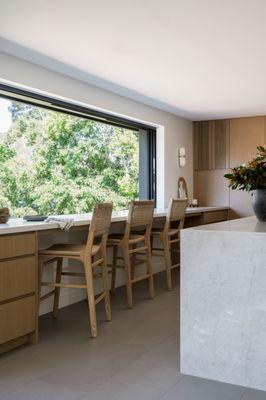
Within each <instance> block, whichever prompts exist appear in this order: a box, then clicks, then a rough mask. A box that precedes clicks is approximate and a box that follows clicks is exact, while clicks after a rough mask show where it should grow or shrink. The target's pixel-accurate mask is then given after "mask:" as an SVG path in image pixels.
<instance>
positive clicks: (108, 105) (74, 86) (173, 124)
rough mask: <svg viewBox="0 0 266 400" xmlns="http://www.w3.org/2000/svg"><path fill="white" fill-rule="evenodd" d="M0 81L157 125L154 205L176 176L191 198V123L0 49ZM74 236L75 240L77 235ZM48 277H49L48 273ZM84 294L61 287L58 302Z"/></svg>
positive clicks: (172, 191)
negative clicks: (183, 152)
mask: <svg viewBox="0 0 266 400" xmlns="http://www.w3.org/2000/svg"><path fill="white" fill-rule="evenodd" d="M1 81H2V83H7V82H6V81H8V83H13V84H17V85H22V86H25V87H26V88H31V89H35V90H37V91H42V92H45V93H46V94H49V95H55V96H57V97H63V98H65V99H69V100H71V101H74V102H78V103H82V104H83V105H84V104H85V105H88V106H90V107H93V108H97V109H101V110H104V111H107V112H112V113H116V114H119V115H121V116H124V117H129V118H133V119H136V120H141V121H144V122H146V123H149V124H152V125H154V126H156V127H157V132H158V135H157V161H158V170H157V175H158V178H157V179H158V182H157V187H158V193H157V194H158V201H157V204H158V206H160V207H164V206H167V204H168V201H169V198H170V197H172V196H176V194H177V179H178V177H179V176H183V177H184V178H185V179H186V181H187V184H188V190H189V194H190V198H191V196H192V193H193V161H192V160H193V149H192V143H193V141H192V123H191V122H190V121H187V120H185V119H183V118H180V117H177V116H175V115H172V114H169V113H167V112H165V111H161V110H159V109H156V108H153V107H150V106H147V105H144V104H141V103H138V102H136V101H133V100H129V99H127V98H125V97H122V96H119V95H117V94H114V93H111V92H109V91H106V90H103V89H99V88H97V87H95V86H91V85H88V84H86V83H84V82H82V81H79V80H76V79H73V78H70V77H69V76H66V75H63V74H60V73H58V72H54V71H52V70H48V69H45V68H42V67H40V66H38V65H35V64H32V63H29V62H27V61H24V60H22V59H18V58H16V57H13V56H10V55H7V54H4V53H1V52H0V82H1ZM180 146H184V147H186V149H187V165H186V167H184V168H182V169H180V168H179V167H178V165H177V147H180ZM76 239H77V240H78V237H76ZM47 240H48V241H47ZM58 240H59V238H58V237H51V236H50V237H49V238H47V237H46V238H40V245H41V246H42V245H43V246H44V247H47V246H48V245H50V244H52V242H56V241H58ZM48 242H51V243H48ZM159 260H160V262H159V263H158V261H159ZM153 264H154V271H155V272H156V271H159V270H161V269H162V268H163V266H162V264H161V259H158V257H157V258H156V259H154V261H153ZM72 267H73V266H72ZM48 276H50V277H51V275H50V274H48ZM122 283H123V279H122V276H119V277H118V285H121V284H122ZM96 290H97V288H96ZM85 296H86V294H85V293H84V292H83V291H77V290H73V289H72V290H64V291H62V297H61V300H60V305H61V306H65V305H68V304H71V303H74V302H76V301H79V300H81V299H82V298H85ZM50 309H51V302H50V303H49V302H45V304H43V305H42V308H41V313H45V312H48V311H50Z"/></svg>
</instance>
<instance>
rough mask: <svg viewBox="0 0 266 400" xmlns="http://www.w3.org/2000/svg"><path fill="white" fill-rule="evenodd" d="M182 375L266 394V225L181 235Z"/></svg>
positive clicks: (240, 223)
mask: <svg viewBox="0 0 266 400" xmlns="http://www.w3.org/2000/svg"><path fill="white" fill-rule="evenodd" d="M181 372H182V373H184V374H188V375H194V376H199V377H202V378H208V379H213V380H217V381H221V382H227V383H232V384H236V385H242V386H246V387H251V388H255V389H261V390H266V223H259V222H258V221H257V219H256V218H255V217H248V218H241V219H238V220H233V221H225V222H219V223H215V224H210V225H204V226H199V227H194V228H190V229H185V230H182V232H181Z"/></svg>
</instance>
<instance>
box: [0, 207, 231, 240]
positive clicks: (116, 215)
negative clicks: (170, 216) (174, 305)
mask: <svg viewBox="0 0 266 400" xmlns="http://www.w3.org/2000/svg"><path fill="white" fill-rule="evenodd" d="M227 209H228V207H197V208H190V207H188V208H187V212H186V214H187V215H188V216H189V215H193V214H198V213H203V212H211V211H219V210H227ZM166 213H167V209H155V212H154V217H155V218H160V217H165V216H166ZM127 214H128V211H127V210H121V211H114V212H113V214H112V222H123V221H126V219H127ZM91 216H92V213H88V214H69V215H56V216H55V217H60V218H71V219H73V220H74V226H83V225H89V224H90V222H91ZM58 227H59V224H58V223H57V222H27V221H23V219H22V218H11V219H10V220H9V221H8V222H7V223H6V224H0V235H5V234H10V233H18V232H32V231H41V230H47V229H58Z"/></svg>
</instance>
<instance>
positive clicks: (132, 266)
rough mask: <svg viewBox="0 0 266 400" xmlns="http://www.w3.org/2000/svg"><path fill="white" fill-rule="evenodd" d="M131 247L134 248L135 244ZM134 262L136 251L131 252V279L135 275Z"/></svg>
mask: <svg viewBox="0 0 266 400" xmlns="http://www.w3.org/2000/svg"><path fill="white" fill-rule="evenodd" d="M132 247H133V249H136V247H137V245H136V244H133V246H132ZM135 262H136V253H132V254H131V279H134V277H135Z"/></svg>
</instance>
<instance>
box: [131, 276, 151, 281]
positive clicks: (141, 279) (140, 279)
mask: <svg viewBox="0 0 266 400" xmlns="http://www.w3.org/2000/svg"><path fill="white" fill-rule="evenodd" d="M148 278H150V275H149V274H146V275H142V276H138V277H137V278H134V279H131V283H136V282H139V281H144V279H148Z"/></svg>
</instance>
